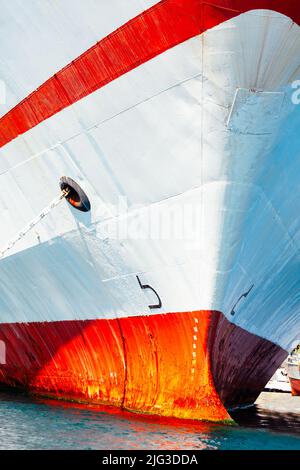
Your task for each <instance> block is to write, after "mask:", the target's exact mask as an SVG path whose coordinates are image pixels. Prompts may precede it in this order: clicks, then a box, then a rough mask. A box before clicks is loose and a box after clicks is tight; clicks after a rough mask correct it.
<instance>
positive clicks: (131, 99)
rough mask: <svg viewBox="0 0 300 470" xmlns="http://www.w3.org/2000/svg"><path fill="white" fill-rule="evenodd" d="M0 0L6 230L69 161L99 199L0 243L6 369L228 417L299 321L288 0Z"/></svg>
mask: <svg viewBox="0 0 300 470" xmlns="http://www.w3.org/2000/svg"><path fill="white" fill-rule="evenodd" d="M14 2H15V5H14ZM104 3H105V6H104ZM125 3H126V8H124V5H125ZM128 3H130V5H127V4H128ZM141 3H143V4H144V7H145V11H144V10H142V7H141ZM241 4H242V6H241ZM16 6H18V16H17V17H16V15H15V11H12V10H11V9H12V8H16ZM3 8H4V10H5V11H4V13H3V14H4V17H6V16H7V17H9V18H11V22H10V23H9V27H8V28H7V30H6V31H5V34H3V38H2V40H1V41H0V54H1V57H2V62H1V64H0V73H1V74H2V75H1V76H3V79H4V81H5V82H7V84H8V93H7V97H8V99H7V103H6V104H3V108H1V109H0V112H1V117H0V146H1V148H0V152H1V158H0V187H1V188H2V189H1V191H0V214H1V217H2V221H3V227H5V228H4V229H3V230H1V231H0V243H1V245H3V246H9V241H10V240H11V239H14V237H16V234H20V231H21V230H22V228H23V226H25V225H26V224H28V223H29V222H30V220H32V219H33V218H34V217H35V216H36V214H38V213H40V211H41V210H42V209H43V208H44V207H45V206H47V205H48V204H49V202H50V201H51V200H52V199H54V198H55V197H57V196H58V191H59V181H60V178H61V177H62V176H64V175H65V176H68V177H69V178H71V179H73V180H74V181H76V182H77V183H78V184H80V186H81V187H82V189H83V190H84V192H85V193H86V194H87V196H88V198H89V200H90V203H91V211H90V212H88V213H79V212H78V211H76V210H75V209H74V208H72V207H71V206H69V205H68V204H67V203H62V204H60V205H59V206H57V207H55V208H54V209H53V211H52V212H51V213H50V214H49V215H48V216H47V219H45V220H41V221H40V223H39V225H37V226H35V227H34V229H33V230H31V231H30V232H29V233H27V234H26V236H23V237H19V241H18V243H16V244H15V245H14V246H13V247H11V249H10V250H9V251H8V252H5V256H4V257H3V258H2V259H1V261H0V322H1V323H0V346H1V351H2V353H1V361H0V363H1V365H0V380H1V382H2V383H3V384H5V385H8V386H13V387H18V388H22V389H26V390H28V391H31V392H34V393H39V394H43V395H51V396H57V397H60V398H64V399H72V400H79V401H85V402H96V403H99V404H105V405H110V406H117V407H119V408H124V409H127V410H132V411H135V412H139V413H151V414H159V415H164V416H172V417H176V418H186V419H197V420H198V419H207V420H213V421H226V420H228V419H230V416H229V414H228V411H227V409H229V408H232V407H235V406H242V405H248V404H251V403H253V402H254V401H255V399H256V397H257V396H258V394H259V393H260V391H261V390H262V388H263V387H264V386H265V384H266V383H267V382H268V380H269V379H270V377H271V376H272V375H273V373H274V372H275V370H276V368H277V367H278V366H279V365H280V364H281V363H282V361H283V360H284V358H285V357H286V356H287V354H288V352H289V351H291V350H292V349H293V346H294V345H295V342H297V341H298V339H297V334H298V332H299V331H300V314H299V312H300V299H299V290H300V278H299V247H300V243H299V240H300V238H299V234H300V218H299V215H298V201H299V199H300V187H299V184H298V180H299V178H298V175H299V172H300V166H299V148H300V136H299V126H300V107H299V106H297V101H298V100H297V97H298V94H297V81H296V80H297V79H298V78H299V76H300V54H299V50H300V27H299V24H300V13H299V8H298V5H297V2H295V1H294V0H290V1H285V2H283V1H279V0H278V1H277V0H266V1H264V0H247V1H245V2H239V1H236V0H215V1H213V2H210V4H209V5H208V4H207V3H206V2H203V1H200V0H164V1H161V2H156V1H154V0H144V2H140V1H138V0H132V1H131V2H123V0H114V2H93V1H92V0H87V1H86V2H72V4H71V3H70V2H69V0H64V1H63V2H61V4H60V7H59V8H57V9H55V8H53V9H45V8H42V7H41V3H40V2H37V1H35V0H29V1H28V2H26V7H25V6H24V5H23V3H20V2H18V0H14V1H12V2H7V3H6V4H5V3H4V5H3ZM50 10H51V11H50ZM29 16H30V21H31V27H30V28H28V18H29ZM41 31H42V33H41ZM58 31H59V34H57V32H58ZM78 31H80V32H81V34H80V39H79V37H78ZM0 33H1V30H0ZM23 34H25V35H26V38H24V40H23ZM16 38H17V40H18V45H19V47H18V48H12V47H7V43H9V44H11V42H13V41H15V40H16ZM0 39H1V38H0ZM21 39H22V40H21ZM8 51H9V52H8ZM11 54H13V56H12V55H11ZM29 54H30V57H31V65H30V66H31V69H30V70H28V67H29V65H28V55H29ZM298 75H299V76H298ZM20 77H22V79H21V78H20ZM33 90H35V91H33ZM295 90H296V91H295ZM174 220H175V225H172V224H173V222H172V221H174ZM172 312H173V313H172ZM220 312H222V313H220ZM1 351H0V352H1Z"/></svg>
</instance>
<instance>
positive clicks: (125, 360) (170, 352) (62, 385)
mask: <svg viewBox="0 0 300 470" xmlns="http://www.w3.org/2000/svg"><path fill="white" fill-rule="evenodd" d="M228 332H229V334H230V335H229V336H231V338H232V340H233V339H234V340H235V343H234V344H233V345H232V347H233V352H234V351H235V354H236V353H237V359H234V360H235V362H236V363H235V364H233V363H232V358H235V356H234V353H233V354H232V357H230V350H227V349H228V348H227V346H226V345H227V343H228V340H229V343H228V344H230V345H231V343H230V337H229V338H228ZM226 335H227V336H226ZM243 335H246V336H247V338H248V343H247V354H249V353H251V347H250V346H251V344H252V345H253V348H254V351H255V350H257V349H258V350H259V351H260V352H262V348H261V347H258V342H259V341H260V342H261V341H263V342H265V340H261V339H260V338H257V337H255V336H253V335H250V334H249V333H247V332H244V331H243V330H240V329H239V328H238V327H235V326H233V325H231V324H230V323H229V322H228V321H227V320H226V319H225V317H223V315H222V314H221V313H219V312H213V311H198V312H186V313H174V314H172V313H170V314H167V315H162V314H159V315H152V316H140V317H129V318H122V319H115V320H88V321H61V322H50V323H29V324H28V323H26V324H25V323H22V324H21V323H19V324H2V325H0V340H2V341H4V342H5V344H6V364H5V365H1V366H0V382H1V383H2V384H5V385H8V386H12V387H17V388H21V389H25V390H27V391H30V392H34V393H37V394H41V395H44V396H45V395H46V396H49V397H57V398H63V399H67V400H75V401H79V402H88V403H95V404H101V405H107V406H113V407H118V408H120V409H123V410H129V411H134V412H137V413H143V414H153V415H159V416H166V417H171V418H184V419H188V420H209V421H227V420H230V419H231V418H230V416H229V414H228V412H227V410H226V407H225V406H224V404H223V402H222V400H223V401H224V402H225V401H227V400H229V401H230V396H231V395H233V394H234V391H235V383H237V380H235V377H236V375H237V374H238V371H239V370H240V371H241V374H242V375H243V371H242V370H241V368H240V369H239V363H240V364H243V361H242V357H241V356H239V344H238V343H239V341H238V338H241V341H242V342H244V343H245V338H244V336H243ZM252 337H253V339H252V341H250V340H251V338H252ZM249 338H250V340H249ZM270 345H271V343H270ZM271 347H273V348H274V345H271ZM216 348H217V349H216ZM226 348H227V349H226ZM249 348H250V349H249ZM242 349H243V348H242V347H241V350H242ZM264 350H265V348H264ZM224 352H225V353H226V355H227V357H225V356H224ZM273 352H274V351H273ZM280 352H281V351H280ZM228 354H229V357H228ZM281 354H282V353H281ZM284 355H285V352H284ZM279 356H280V354H279ZM277 359H278V360H279V361H280V360H281V356H280V358H277ZM212 360H213V361H217V362H218V361H220V362H219V364H212ZM273 362H274V363H275V362H276V361H273ZM248 366H249V369H248V370H251V364H248ZM268 369H270V368H268ZM271 369H272V368H271ZM226 370H227V375H229V379H228V380H229V382H228V385H227V386H226V390H225V389H224V384H223V383H220V378H222V382H223V380H224V377H225V378H226ZM218 371H219V372H220V374H219V373H218ZM272 373H273V370H268V372H267V373H266V374H265V375H266V377H265V380H266V382H267V381H268V378H269V377H267V375H268V374H271V375H272ZM263 380H264V379H263ZM260 381H261V377H260ZM244 382H245V383H246V384H247V383H248V382H249V383H250V381H249V377H248V382H247V381H246V380H244ZM225 383H226V380H225ZM259 386H261V382H259ZM256 389H257V387H255V386H254V387H253V386H252V388H251V386H249V395H250V396H251V399H252V398H253V393H254V395H255V393H256V392H257V390H256ZM259 391H260V390H258V393H259ZM247 393H248V392H247V390H245V389H244V391H243V394H242V397H243V400H246V401H247ZM220 397H222V400H221V398H220ZM237 404H238V403H237Z"/></svg>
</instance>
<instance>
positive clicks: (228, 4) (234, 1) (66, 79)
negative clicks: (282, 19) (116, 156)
mask: <svg viewBox="0 0 300 470" xmlns="http://www.w3.org/2000/svg"><path fill="white" fill-rule="evenodd" d="M254 9H270V10H274V11H277V12H279V13H282V14H285V15H287V16H288V17H290V18H292V19H293V20H294V21H295V22H297V23H299V24H300V9H299V6H298V5H297V1H296V0H213V1H211V2H205V1H203V0H163V1H161V2H159V3H158V4H156V5H155V6H153V7H152V8H150V9H148V10H147V11H145V12H143V13H142V14H140V15H139V16H137V17H136V18H134V19H132V20H130V21H129V22H128V23H126V24H125V25H123V26H122V27H121V28H119V29H117V30H116V31H115V32H114V33H112V34H110V35H109V36H107V37H106V38H104V39H103V40H101V41H100V42H98V43H97V44H96V45H95V46H93V47H92V48H91V49H89V50H88V51H86V52H85V53H84V54H82V55H81V56H80V57H78V59H76V60H75V61H73V62H71V63H70V64H69V65H67V66H66V67H65V68H64V69H62V70H61V71H60V72H58V73H57V74H55V75H54V76H53V77H52V78H50V79H49V80H47V81H46V82H45V83H44V84H43V85H42V86H41V87H40V88H38V89H37V90H36V91H34V92H33V93H32V94H31V95H29V96H28V97H27V98H26V99H25V100H23V101H22V102H21V103H19V104H18V105H17V106H16V107H15V108H13V109H12V110H11V111H9V112H8V113H7V114H6V115H5V116H3V117H2V118H1V119H0V147H3V146H4V145H6V144H7V143H9V142H10V141H11V140H13V139H15V138H16V137H17V136H18V135H20V134H23V133H25V132H27V131H28V130H30V129H32V128H33V127H35V126H36V125H38V124H39V123H41V122H42V121H44V120H46V119H48V118H49V117H51V116H53V115H54V114H56V113H57V112H59V111H61V110H62V109H64V108H66V107H68V106H70V105H71V104H73V103H75V102H76V101H78V100H80V99H81V98H83V97H85V96H87V95H89V94H90V93H92V92H93V91H95V90H97V89H99V88H101V87H103V86H104V85H106V84H107V83H109V82H111V81H113V80H114V79H116V78H118V77H120V76H121V75H123V74H125V73H127V72H129V71H130V70H132V69H134V68H136V67H138V66H139V65H140V64H142V63H145V62H147V61H148V60H150V59H151V58H153V57H155V56H157V55H159V54H161V53H162V52H164V51H166V50H168V49H170V48H172V47H174V46H175V45H177V44H180V43H182V42H184V41H186V40H187V39H190V38H192V37H194V36H196V35H198V34H201V33H202V32H204V31H206V30H207V29H210V28H213V27H214V26H217V25H218V24H220V23H222V22H224V21H226V20H229V19H231V18H233V17H235V16H237V15H239V14H240V13H243V12H246V11H249V10H254Z"/></svg>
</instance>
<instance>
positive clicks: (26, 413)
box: [0, 393, 300, 450]
mask: <svg viewBox="0 0 300 470" xmlns="http://www.w3.org/2000/svg"><path fill="white" fill-rule="evenodd" d="M235 419H236V420H237V422H238V423H239V426H221V425H214V424H209V423H184V422H182V421H176V420H173V421H170V420H167V419H160V418H146V417H143V416H138V415H132V414H130V413H124V412H120V411H117V410H113V409H112V410H109V412H104V411H103V410H102V409H101V408H99V407H93V406H86V405H74V404H71V405H70V404H67V403H64V402H57V401H54V400H53V401H52V400H41V399H36V400H35V399H29V398H26V397H24V396H16V395H11V394H5V393H2V394H1V393H0V448H1V449H149V450H150V449H162V450H163V449H167V450H170V449H174V450H179V449H180V450H186V449H197V450H198V449H199V450H201V449H210V450H214V449H300V418H299V415H295V416H294V415H292V414H291V415H284V416H282V415H280V416H278V415H275V414H272V413H269V412H264V411H263V410H260V409H258V408H257V407H255V408H252V409H248V410H244V411H240V412H238V413H236V414H235ZM274 430H275V431H276V432H274ZM289 432H290V433H291V434H289ZM297 433H298V434H297Z"/></svg>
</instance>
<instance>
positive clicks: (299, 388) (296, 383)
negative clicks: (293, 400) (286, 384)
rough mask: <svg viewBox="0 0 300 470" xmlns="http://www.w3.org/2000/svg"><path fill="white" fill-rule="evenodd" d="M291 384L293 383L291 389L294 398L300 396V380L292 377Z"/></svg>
mask: <svg viewBox="0 0 300 470" xmlns="http://www.w3.org/2000/svg"><path fill="white" fill-rule="evenodd" d="M290 383H291V389H292V395H293V396H294V397H296V396H298V397H299V396H300V380H299V379H292V378H291V377H290Z"/></svg>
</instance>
